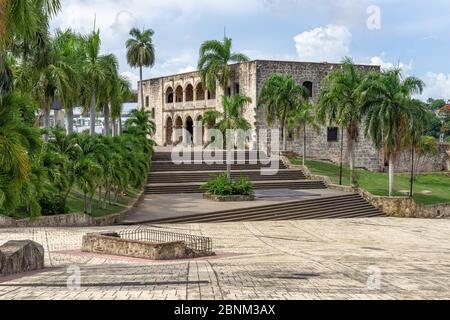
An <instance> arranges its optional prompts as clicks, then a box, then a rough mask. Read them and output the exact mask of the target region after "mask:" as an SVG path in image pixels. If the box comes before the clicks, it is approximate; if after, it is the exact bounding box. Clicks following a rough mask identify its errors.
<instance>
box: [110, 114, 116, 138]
mask: <svg viewBox="0 0 450 320" xmlns="http://www.w3.org/2000/svg"><path fill="white" fill-rule="evenodd" d="M111 122H112V133H113V137H117V122H116V119H114V118H112V119H111Z"/></svg>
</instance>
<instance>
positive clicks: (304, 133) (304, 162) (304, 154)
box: [302, 123, 306, 167]
mask: <svg viewBox="0 0 450 320" xmlns="http://www.w3.org/2000/svg"><path fill="white" fill-rule="evenodd" d="M302 158H303V159H302V164H303V167H305V166H306V123H304V124H303V157H302Z"/></svg>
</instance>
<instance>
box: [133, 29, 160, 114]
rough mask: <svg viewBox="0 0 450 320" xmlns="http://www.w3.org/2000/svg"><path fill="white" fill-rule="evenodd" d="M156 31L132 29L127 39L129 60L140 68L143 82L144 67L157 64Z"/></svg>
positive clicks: (141, 88) (142, 92)
mask: <svg viewBox="0 0 450 320" xmlns="http://www.w3.org/2000/svg"><path fill="white" fill-rule="evenodd" d="M154 34H155V32H154V31H153V30H152V29H147V30H142V31H141V30H139V29H137V28H133V29H131V30H130V36H131V38H130V39H128V40H127V42H126V47H127V61H128V64H129V65H130V66H131V67H134V68H139V80H140V83H141V84H142V67H153V65H154V64H155V48H154V46H153V40H152V37H153V35H154ZM140 95H141V109H142V110H144V108H145V106H144V88H143V86H142V85H141V86H140Z"/></svg>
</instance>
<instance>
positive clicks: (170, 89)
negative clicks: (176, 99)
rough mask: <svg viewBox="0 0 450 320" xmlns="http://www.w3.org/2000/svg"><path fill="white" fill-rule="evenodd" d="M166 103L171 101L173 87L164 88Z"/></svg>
mask: <svg viewBox="0 0 450 320" xmlns="http://www.w3.org/2000/svg"><path fill="white" fill-rule="evenodd" d="M166 103H173V89H172V87H168V88H167V90H166Z"/></svg>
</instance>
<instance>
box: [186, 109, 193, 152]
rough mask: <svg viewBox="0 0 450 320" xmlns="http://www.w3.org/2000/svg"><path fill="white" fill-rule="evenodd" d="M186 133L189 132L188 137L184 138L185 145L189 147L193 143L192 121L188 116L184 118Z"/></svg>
mask: <svg viewBox="0 0 450 320" xmlns="http://www.w3.org/2000/svg"><path fill="white" fill-rule="evenodd" d="M186 131H187V132H189V135H188V136H187V137H186V144H188V145H190V144H192V143H193V140H192V139H193V137H194V121H193V120H192V118H191V117H189V116H188V117H187V118H186Z"/></svg>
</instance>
